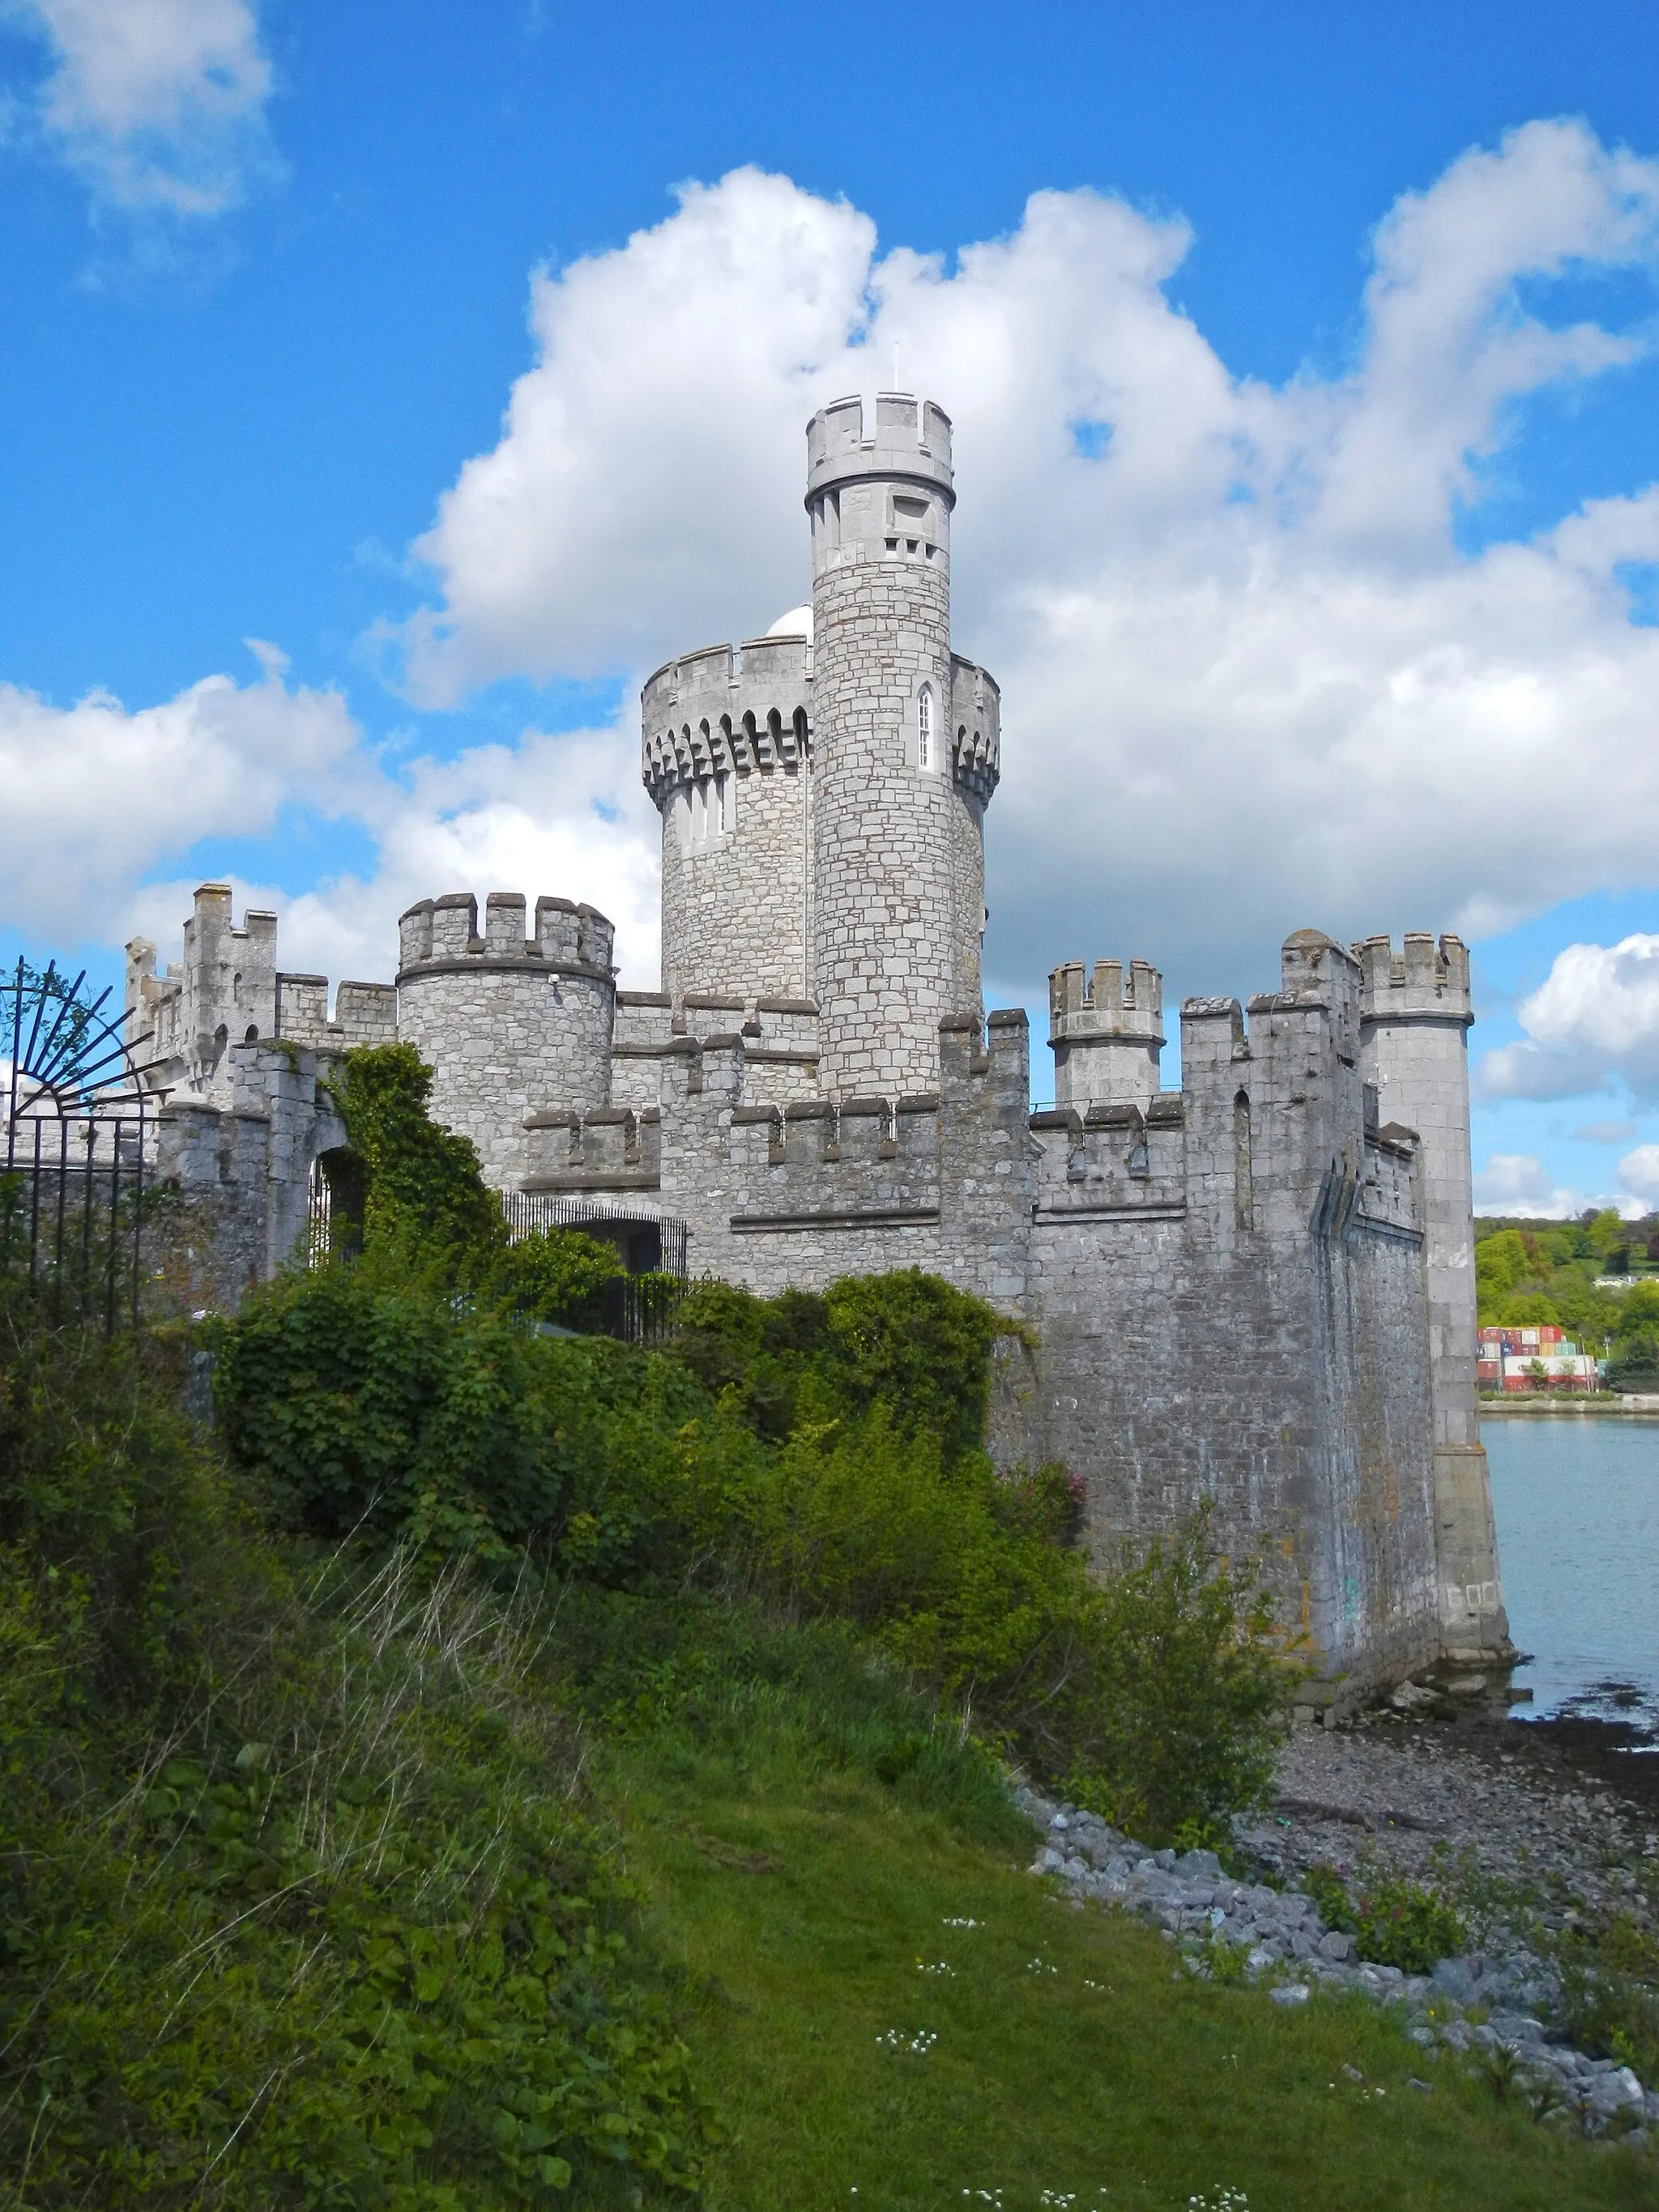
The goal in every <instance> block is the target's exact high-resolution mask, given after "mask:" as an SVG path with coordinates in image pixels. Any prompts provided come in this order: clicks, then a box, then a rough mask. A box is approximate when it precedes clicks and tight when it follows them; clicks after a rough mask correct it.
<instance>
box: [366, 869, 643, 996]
mask: <svg viewBox="0 0 1659 2212" xmlns="http://www.w3.org/2000/svg"><path fill="white" fill-rule="evenodd" d="M525 915H526V900H525V897H524V894H523V893H522V892H521V891H491V892H490V894H489V897H488V898H487V899H486V900H485V902H484V928H483V934H482V935H480V934H479V931H478V902H477V899H476V898H475V897H474V896H473V895H472V893H471V891H447V892H446V893H445V894H444V895H443V896H442V897H441V898H430V899H421V900H418V901H417V902H416V904H415V905H413V906H412V907H410V908H408V910H407V911H406V912H405V913H404V914H403V915H400V916H399V917H398V983H399V985H400V986H401V985H403V984H404V983H406V982H409V981H414V980H416V978H418V977H421V976H423V975H434V974H436V973H439V972H442V971H445V970H447V969H448V968H450V967H451V966H453V965H455V964H457V963H459V966H460V967H462V968H463V969H475V970H477V971H480V972H481V971H482V970H483V969H486V968H500V967H502V966H507V967H511V968H530V969H538V970H539V971H540V972H541V973H543V974H559V975H591V976H592V977H594V978H595V979H597V980H599V981H606V982H609V981H611V978H612V976H613V975H614V972H615V970H614V964H613V963H614V956H615V951H616V935H617V933H616V927H615V925H614V924H613V923H612V922H611V921H609V920H607V918H606V917H605V915H602V914H601V913H600V912H599V908H597V907H592V906H587V905H586V904H580V905H579V904H577V903H576V902H574V901H572V900H570V899H567V898H549V897H543V898H538V900H537V902H536V918H535V925H534V930H533V933H532V934H531V935H528V936H526V933H525Z"/></svg>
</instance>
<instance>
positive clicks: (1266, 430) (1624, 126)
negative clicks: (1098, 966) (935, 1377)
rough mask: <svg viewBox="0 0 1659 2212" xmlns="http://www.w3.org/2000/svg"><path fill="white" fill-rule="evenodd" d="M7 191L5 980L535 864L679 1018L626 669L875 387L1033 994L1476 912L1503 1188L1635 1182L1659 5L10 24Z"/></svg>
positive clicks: (779, 583) (1483, 1063) (1644, 1107)
mask: <svg viewBox="0 0 1659 2212" xmlns="http://www.w3.org/2000/svg"><path fill="white" fill-rule="evenodd" d="M0 196H3V205H4V220H3V222H0V268H3V270H4V282H5V298H6V301H7V307H8V313H6V315H5V316H4V318H3V319H0V361H3V391H4V394H5V399H4V404H3V407H0V483H3V486H4V500H5V528H4V530H3V532H0V955H3V956H8V957H15V954H16V953H17V951H20V950H23V951H27V952H28V953H29V954H30V955H31V956H32V957H44V956H45V955H46V953H47V952H55V953H57V954H58V956H59V957H64V956H69V957H75V958H76V959H84V960H86V961H88V963H91V965H92V967H93V969H94V972H96V973H98V974H99V975H100V976H103V977H107V976H109V975H113V974H114V973H115V972H116V966H117V957H118V955H117V948H118V946H119V945H120V944H121V943H122V942H123V941H124V940H125V939H126V938H127V937H128V936H129V935H131V934H132V933H134V932H135V931H143V933H147V934H150V935H153V936H155V938H156V939H157V940H158V942H159V943H160V944H161V945H162V946H163V947H164V948H165V947H167V946H168V945H171V944H173V942H174V940H175V939H176V935H177V932H178V928H179V923H180V921H182V918H183V916H184V915H185V912H186V911H187V910H188V906H189V895H190V892H191V889H192V888H193V886H194V884H196V882H197V880H199V879H200V878H201V877H202V876H204V874H209V873H211V874H222V875H228V876H229V877H230V878H232V880H233V881H234V884H235V885H236V887H237V892H238V906H239V911H240V904H241V902H242V901H243V900H244V899H246V900H247V901H249V902H253V903H257V904H270V905H275V906H276V907H277V908H279V910H280V911H281V913H282V916H283V921H282V939H281V941H282V945H283V964H284V965H285V966H288V967H291V968H297V969H325V970H326V971H327V972H328V973H329V974H331V975H333V976H335V977H337V978H338V977H340V976H343V975H349V976H354V977H362V978H366V979H373V978H376V977H383V976H386V975H389V974H390V973H391V971H392V962H393V957H394V953H395V941H396V931H395V922H396V917H397V915H398V912H399V911H400V909H401V908H403V907H404V906H405V905H407V904H408V903H409V902H410V901H411V900H412V899H413V898H415V897H417V896H425V895H428V894H431V893H434V892H437V891H441V890H448V889H459V888H468V889H471V890H476V891H477V892H479V893H483V892H484V891H486V890H492V889H517V890H525V891H526V892H528V893H529V894H530V895H531V896H532V897H533V896H535V895H536V894H537V893H538V892H543V891H552V892H558V893H562V894H563V895H565V896H572V897H577V898H586V899H589V900H591V901H592V902H594V903H595V904H596V905H599V906H600V907H602V908H604V909H605V912H607V913H608V914H610V915H611V916H612V917H613V918H614V919H615V921H617V925H618V943H619V950H620V952H621V956H622V959H623V969H624V978H623V979H624V981H626V982H628V983H629V984H631V985H634V986H643V987H649V986H650V985H652V984H653V983H654V981H655V969H656V957H657V948H656V864H655V848H656V817H655V815H654V812H653V810H652V808H651V806H650V804H649V802H648V800H647V799H646V798H645V796H644V793H643V792H642V791H641V787H640V782H639V774H638V734H639V733H638V718H637V691H638V686H639V683H640V680H641V678H642V677H643V675H644V674H646V673H647V671H649V670H650V669H651V668H652V667H653V666H654V665H657V664H658V663H659V662H660V661H661V660H663V659H666V658H668V657H669V656H671V654H673V653H677V652H678V651H680V650H682V649H683V648H685V647H690V646H692V645H696V644H702V643H705V642H708V641H711V640H714V639H719V638H727V637H741V636H746V635H753V634H755V633H757V632H758V631H761V630H763V629H766V628H767V626H768V625H769V623H770V622H771V621H772V620H773V619H774V617H776V616H777V615H779V614H780V613H781V612H782V611H784V610H785V609H786V608H787V607H790V606H793V605H796V604H797V603H798V602H799V600H800V599H802V598H803V597H805V592H806V588H807V585H808V582H809V580H810V579H809V563H808V545H807V538H806V532H805V523H804V518H803V515H802V512H801V497H802V489H803V484H804V477H805V441H804V437H803V435H802V434H803V429H804V426H805V420H806V417H807V416H808V415H809V414H810V413H811V411H812V410H813V409H814V408H815V407H817V406H818V405H820V404H823V402H824V401H825V400H827V399H829V398H835V397H836V396H838V395H839V394H840V393H842V392H848V391H860V390H861V391H863V392H866V394H868V393H870V392H873V391H874V389H875V388H876V387H877V386H878V385H879V386H887V385H889V384H890V383H892V382H894V381H895V380H896V381H898V382H899V383H901V384H902V385H903V386H906V387H908V388H911V389H915V390H919V391H921V392H926V393H927V394H929V395H931V396H933V397H934V398H938V399H939V402H940V403H941V404H943V405H944V406H945V408H946V409H947V410H948V411H949V412H950V413H951V416H952V417H953V419H954V422H955V424H956V447H957V489H958V494H959V501H960V504H959V506H958V509H957V522H956V526H955V529H954V532H953V563H954V568H953V585H954V594H955V610H954V629H955V641H956V644H957V649H958V650H959V651H961V652H963V653H966V654H967V655H969V657H971V658H973V659H977V660H981V661H982V662H983V663H985V665H987V666H988V667H989V668H990V669H991V670H992V671H993V672H994V674H995V675H996V676H997V678H998V679H999V680H1000V684H1001V686H1002V692H1003V702H1004V732H1005V735H1004V779H1003V784H1002V787H1001V790H1000V793H999V794H998V797H997V799H996V801H995V803H994V805H993V807H992V810H991V812H990V816H989V819H988V824H987V861H988V870H987V872H988V896H989V902H990V907H991V912H992V922H991V929H990V933H989V936H988V939H987V994H988V995H989V997H990V998H991V999H992V1000H993V1002H994V1003H1012V1002H1024V1003H1026V1004H1028V1005H1030V1006H1031V1007H1032V1009H1033V1013H1034V1019H1040V1018H1042V1011H1043V1009H1044V1008H1045V1006H1046V996H1045V989H1044V978H1045V976H1046V974H1047V971H1048V969H1049V968H1050V967H1051V966H1052V965H1054V963H1057V962H1059V961H1060V960H1063V959H1070V958H1085V959H1091V960H1092V959H1094V958H1097V957H1104V956H1114V957H1121V958H1126V959H1127V957H1129V956H1130V955H1132V954H1134V955H1139V956H1140V957H1146V958H1148V959H1151V960H1152V961H1154V962H1155V963H1158V965H1160V966H1161V967H1162V968H1163V969H1164V973H1165V978H1166V991H1165V1003H1166V1005H1170V1006H1172V1005H1173V1003H1174V1001H1175V1000H1176V999H1177V998H1178V997H1179V996H1180V995H1181V994H1184V993H1188V992H1193V991H1202V992H1218V991H1234V992H1237V993H1238V994H1241V995H1243V994H1248V993H1249V992H1250V991H1254V990H1260V989H1266V988H1271V987H1272V986H1273V982H1274V981H1275V979H1276V975H1277V947H1278V945H1279V940H1280V939H1282V938H1283V937H1284V936H1285V934H1287V933H1289V932H1290V931H1291V929H1293V928H1296V927H1299V926H1301V925H1303V924H1304V923H1309V922H1313V923H1316V924H1317V925H1318V926H1320V927H1323V928H1326V929H1328V930H1329V931H1331V932H1332V933H1333V934H1335V935H1338V936H1343V937H1346V936H1351V935H1357V934H1365V933H1370V932H1373V931H1380V930H1388V931H1390V932H1392V933H1395V935H1396V936H1397V935H1398V934H1399V933H1401V931H1402V930H1404V929H1407V928H1422V927H1432V928H1437V929H1438V928H1455V929H1458V930H1460V931H1461V932H1462V933H1463V934H1464V935H1466V936H1467V937H1468V938H1469V939H1470V940H1471V942H1472V944H1473V946H1474V968H1475V977H1476V987H1477V1004H1478V1006H1479V1008H1480V1015H1481V1018H1480V1023H1479V1024H1478V1025H1477V1028H1476V1029H1475V1030H1474V1036H1473V1040H1472V1042H1473V1049H1474V1068H1475V1078H1476V1091H1477V1100H1478V1103H1477V1108H1476V1115H1475V1164H1476V1169H1477V1177H1478V1182H1477V1188H1478V1189H1479V1191H1480V1196H1481V1199H1482V1200H1483V1202H1484V1203H1486V1205H1487V1206H1490V1207H1493V1208H1498V1207H1501V1208H1504V1209H1506V1210H1514V1211H1522V1212H1551V1211H1555V1212H1560V1211H1565V1210H1569V1209H1572V1208H1576V1207H1577V1206H1581V1205H1583V1204H1584V1203H1587V1202H1589V1201H1590V1200H1608V1201H1610V1202H1615V1203H1622V1204H1624V1205H1625V1206H1626V1207H1627V1208H1628V1209H1630V1210H1638V1209H1639V1208H1641V1207H1643V1206H1646V1205H1647V1204H1649V1203H1653V1202H1659V296H1656V277H1659V14H1656V11H1655V10H1654V9H1652V7H1651V6H1650V4H1632V5H1623V4H1619V0H1603V4H1601V5H1599V6H1597V7H1595V8H1594V9H1577V10H1569V9H1563V8H1561V7H1560V6H1559V3H1558V0H1460V4H1459V5H1458V6H1457V7H1456V8H1454V9H1446V8H1442V7H1435V6H1431V5H1429V4H1427V0H1421V4H1400V5H1396V6H1394V7H1390V8H1388V9H1379V8H1376V7H1375V6H1366V5H1359V4H1352V5H1342V4H1336V3H1335V0H1325V4H1321V5H1317V6H1313V5H1297V4H1290V0H1283V4H1279V5H1277V6H1275V7H1273V8H1272V9H1268V8H1265V7H1262V8H1256V7H1248V8H1247V7H1240V6H1238V5H1237V0H1216V4H1208V5H1200V4H1191V5H1181V4H1176V5H1164V6H1152V5H1150V4H1146V5H1137V6H1127V5H1099V6H1087V5H1075V4H1073V5H1066V6H1056V5H1036V6H1028V7H1026V8H1024V9H1019V10H1011V9H1001V8H997V9H994V8H990V7H986V6H978V5H962V4H957V5H954V6H951V7H950V8H944V7H937V8H935V7H906V6H903V5H897V6H895V5H892V4H884V5H883V6H881V7H872V6H866V5H863V4H860V0H854V4H849V5H848V6H845V7H842V8H840V9H836V10H835V11H833V13H831V14H828V15H826V14H825V12H824V11H823V10H822V9H811V10H809V9H804V8H797V7H790V6H775V7H773V8H770V9H755V8H752V7H750V8H744V9H737V8H731V7H722V6H719V5H712V6H707V7H703V8H699V9H684V8H683V7H678V8H669V7H666V6H661V7H657V6H650V7H645V6H629V5H626V4H623V5H617V6H613V7H611V8H608V9H591V8H590V9H576V8H574V7H567V6H562V5H557V4H554V0H469V4H468V6H467V7H466V8H465V9H457V8H456V7H454V6H453V4H447V5H440V4H437V0H403V4H399V5H398V6H395V7H394V6H392V5H391V4H388V0H354V4H353V5H351V6H350V7H349V8H340V7H332V8H325V7H323V6H321V5H319V4H317V0H283V4H271V5H266V6H264V7H259V6H256V5H255V4H253V0H10V4H9V5H8V6H7V7H6V8H5V9H4V10H3V11H0ZM163 957H166V955H165V951H164V956H163ZM1170 1028H1171V1036H1170V1049H1169V1051H1168V1052H1167V1053H1166V1055H1165V1081H1166V1082H1169V1083H1173V1082H1175V1081H1176V1080H1177V1079H1178V1073H1177V1072H1178V1059H1177V1054H1176V1040H1175V1034H1174V1024H1171V1025H1170ZM1040 1034H1041V1033H1039V1042H1040ZM1036 1059H1037V1060H1038V1064H1039V1066H1046V1054H1042V1053H1041V1052H1039V1053H1038V1054H1036ZM1038 1087H1039V1088H1040V1089H1041V1088H1042V1078H1041V1077H1039V1078H1038Z"/></svg>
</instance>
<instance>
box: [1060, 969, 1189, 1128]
mask: <svg viewBox="0 0 1659 2212" xmlns="http://www.w3.org/2000/svg"><path fill="white" fill-rule="evenodd" d="M1048 1042H1049V1045H1050V1046H1051V1048H1053V1051H1054V1102H1055V1103H1056V1105H1058V1106H1060V1107H1066V1106H1087V1105H1091V1104H1093V1105H1106V1104H1110V1103H1133V1104H1137V1105H1139V1106H1142V1107H1144V1106H1146V1103H1148V1102H1149V1101H1150V1100H1151V1099H1152V1097H1153V1095H1154V1093H1155V1092H1156V1091H1157V1090H1158V1055H1159V1054H1160V1053H1161V1052H1162V1051H1163V1049H1164V979H1163V977H1162V976H1161V975H1159V974H1158V970H1157V969H1156V968H1154V967H1152V965H1151V964H1150V963H1148V962H1146V961H1145V960H1132V961H1131V962H1130V963H1129V968H1128V973H1127V976H1126V975H1125V973H1124V969H1123V963H1122V962H1121V960H1097V961H1096V963H1095V967H1094V973H1093V974H1092V975H1087V974H1086V971H1085V968H1084V964H1083V963H1082V961H1080V960H1068V961H1067V962H1066V963H1065V965H1064V966H1063V967H1060V968H1056V969H1054V970H1053V972H1052V973H1051V974H1050V975H1049V977H1048Z"/></svg>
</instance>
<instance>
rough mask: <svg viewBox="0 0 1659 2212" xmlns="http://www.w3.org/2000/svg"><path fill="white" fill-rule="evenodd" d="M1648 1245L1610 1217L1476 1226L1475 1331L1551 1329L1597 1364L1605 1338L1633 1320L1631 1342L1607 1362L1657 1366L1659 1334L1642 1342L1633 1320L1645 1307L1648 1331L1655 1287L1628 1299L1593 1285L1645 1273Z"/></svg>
mask: <svg viewBox="0 0 1659 2212" xmlns="http://www.w3.org/2000/svg"><path fill="white" fill-rule="evenodd" d="M1632 1235H1634V1236H1635V1238H1636V1240H1637V1241H1636V1242H1635V1243H1632ZM1646 1242H1647V1232H1646V1231H1645V1230H1642V1229H1638V1230H1636V1231H1632V1225H1631V1224H1630V1223H1629V1222H1623V1221H1620V1219H1619V1218H1618V1216H1617V1215H1616V1214H1615V1213H1613V1212H1612V1211H1611V1210H1610V1209H1604V1210H1603V1211H1602V1212H1600V1213H1597V1214H1593V1215H1590V1216H1588V1217H1586V1218H1583V1219H1580V1220H1577V1221H1561V1222H1542V1221H1539V1222H1527V1223H1515V1222H1508V1223H1503V1224H1497V1223H1488V1222H1477V1223H1476V1224H1475V1247H1474V1278H1475V1294H1476V1299H1477V1303H1478V1310H1479V1315H1480V1323H1481V1326H1482V1327H1483V1328H1489V1327H1494V1326H1499V1325H1504V1326H1512V1327H1515V1328H1524V1327H1528V1326H1531V1325H1535V1324H1537V1323H1540V1322H1547V1323H1553V1324H1555V1325H1556V1326H1558V1327H1559V1328H1565V1330H1566V1331H1567V1333H1568V1334H1569V1335H1570V1336H1571V1337H1573V1338H1575V1339H1576V1340H1577V1341H1578V1342H1579V1343H1580V1344H1581V1345H1582V1346H1583V1349H1584V1350H1585V1351H1587V1352H1591V1353H1592V1354H1595V1356H1597V1357H1599V1356H1600V1354H1601V1346H1602V1340H1603V1338H1605V1337H1607V1336H1611V1335H1614V1334H1617V1333H1618V1332H1620V1330H1621V1328H1625V1327H1626V1316H1632V1319H1631V1321H1630V1323H1629V1327H1630V1328H1632V1329H1635V1330H1636V1336H1635V1337H1634V1338H1633V1339H1632V1340H1631V1341H1630V1342H1629V1343H1628V1344H1627V1345H1626V1346H1619V1345H1615V1346H1614V1347H1613V1360H1614V1361H1615V1363H1617V1362H1619V1361H1621V1360H1622V1361H1623V1362H1624V1363H1625V1364H1626V1365H1637V1364H1646V1363H1647V1362H1648V1361H1649V1360H1650V1359H1651V1360H1653V1361H1654V1362H1656V1363H1659V1330H1655V1331H1652V1332H1651V1334H1650V1335H1648V1334H1644V1332H1643V1331H1642V1330H1640V1329H1638V1328H1637V1323H1636V1319H1635V1316H1640V1315H1641V1314H1642V1313H1643V1310H1644V1308H1643V1301H1644V1300H1647V1301H1649V1302H1650V1304H1649V1305H1648V1307H1647V1309H1646V1317H1647V1322H1649V1323H1651V1322H1652V1319H1653V1305H1652V1303H1651V1302H1652V1301H1653V1300H1654V1298H1655V1297H1656V1293H1659V1279H1656V1281H1655V1282H1654V1283H1653V1284H1651V1285H1650V1284H1646V1283H1638V1284H1637V1285H1635V1287H1634V1288H1633V1289H1632V1290H1630V1291H1617V1290H1600V1289H1598V1288H1597V1287H1596V1285H1595V1278H1596V1277H1597V1276H1598V1275H1604V1274H1609V1273H1613V1274H1619V1273H1626V1271H1627V1269H1628V1268H1630V1267H1639V1266H1645V1265H1646V1264H1647V1261H1646V1256H1645V1245H1646Z"/></svg>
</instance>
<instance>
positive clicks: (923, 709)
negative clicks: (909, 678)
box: [916, 684, 933, 775]
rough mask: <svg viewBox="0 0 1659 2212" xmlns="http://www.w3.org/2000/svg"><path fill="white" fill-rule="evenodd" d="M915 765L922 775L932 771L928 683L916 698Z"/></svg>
mask: <svg viewBox="0 0 1659 2212" xmlns="http://www.w3.org/2000/svg"><path fill="white" fill-rule="evenodd" d="M916 766H917V767H918V768H919V769H921V772H922V774H923V775H932V774H933V686H932V685H931V684H923V685H922V687H921V695H920V696H919V697H918V698H917V700H916Z"/></svg>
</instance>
